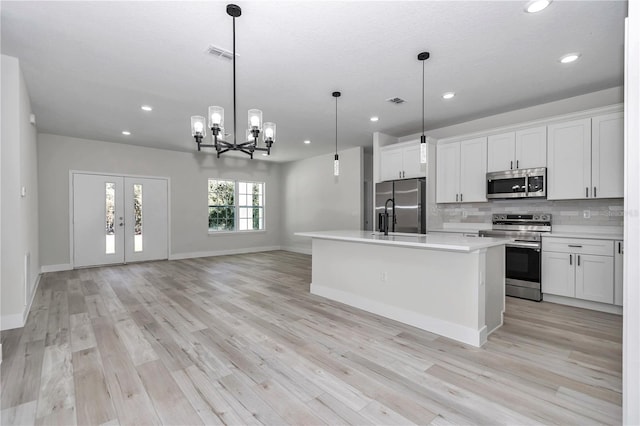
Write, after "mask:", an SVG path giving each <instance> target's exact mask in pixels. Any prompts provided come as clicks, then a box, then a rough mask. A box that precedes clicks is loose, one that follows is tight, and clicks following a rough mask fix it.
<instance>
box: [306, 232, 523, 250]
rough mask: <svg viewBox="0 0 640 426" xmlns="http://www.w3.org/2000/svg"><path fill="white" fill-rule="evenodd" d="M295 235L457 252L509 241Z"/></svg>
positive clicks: (370, 234)
mask: <svg viewBox="0 0 640 426" xmlns="http://www.w3.org/2000/svg"><path fill="white" fill-rule="evenodd" d="M295 235H298V236H301V237H311V238H320V239H325V240H338V241H350V242H357V243H365V244H383V245H389V246H397V247H412V248H421V249H427V250H442V251H457V252H472V251H476V250H480V249H483V248H488V247H494V246H499V245H502V244H506V243H508V242H509V241H511V240H509V239H502V238H478V237H464V236H462V235H442V234H440V233H434V234H426V235H424V234H396V233H389V235H383V234H382V233H379V232H371V231H312V232H296V233H295Z"/></svg>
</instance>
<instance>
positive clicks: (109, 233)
mask: <svg viewBox="0 0 640 426" xmlns="http://www.w3.org/2000/svg"><path fill="white" fill-rule="evenodd" d="M115 200H116V184H115V183H113V182H107V183H106V184H105V205H106V208H105V216H106V227H105V233H106V248H105V253H106V254H114V253H115V252H116V235H115V229H114V225H115V224H114V221H115V213H116V201H115Z"/></svg>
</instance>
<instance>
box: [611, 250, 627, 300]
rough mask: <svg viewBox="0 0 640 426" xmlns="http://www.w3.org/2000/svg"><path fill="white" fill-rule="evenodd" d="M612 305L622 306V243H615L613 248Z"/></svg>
mask: <svg viewBox="0 0 640 426" xmlns="http://www.w3.org/2000/svg"><path fill="white" fill-rule="evenodd" d="M613 249H614V250H615V254H614V255H613V303H614V304H615V305H618V306H622V272H623V271H622V265H623V263H622V262H623V260H622V259H623V257H624V242H622V241H615V245H614V246H613Z"/></svg>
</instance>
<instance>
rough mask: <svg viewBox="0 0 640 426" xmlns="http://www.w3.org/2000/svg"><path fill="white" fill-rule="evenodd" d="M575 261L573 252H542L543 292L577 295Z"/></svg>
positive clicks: (568, 295) (569, 295)
mask: <svg viewBox="0 0 640 426" xmlns="http://www.w3.org/2000/svg"><path fill="white" fill-rule="evenodd" d="M575 261H576V256H575V255H573V254H571V253H558V252H554V251H543V252H542V293H543V294H556V295H558V296H567V297H575Z"/></svg>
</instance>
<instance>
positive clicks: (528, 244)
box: [505, 241, 540, 250]
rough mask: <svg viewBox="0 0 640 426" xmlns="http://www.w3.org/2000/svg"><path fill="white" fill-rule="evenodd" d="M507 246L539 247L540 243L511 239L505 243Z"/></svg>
mask: <svg viewBox="0 0 640 426" xmlns="http://www.w3.org/2000/svg"><path fill="white" fill-rule="evenodd" d="M505 245H506V246H507V247H520V248H533V249H538V250H539V249H540V243H529V242H526V241H512V242H510V243H507V244H505Z"/></svg>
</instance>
